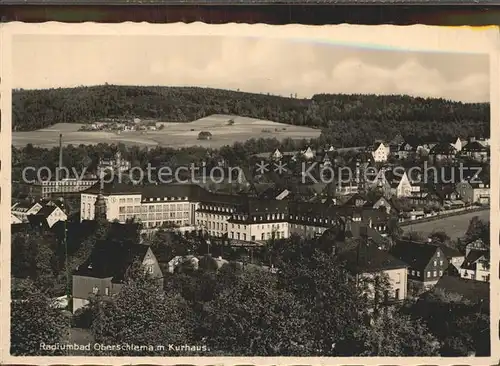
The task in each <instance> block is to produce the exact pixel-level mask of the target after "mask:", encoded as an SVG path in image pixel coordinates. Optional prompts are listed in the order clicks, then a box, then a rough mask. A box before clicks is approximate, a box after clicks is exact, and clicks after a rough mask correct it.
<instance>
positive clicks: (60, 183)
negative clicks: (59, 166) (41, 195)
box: [38, 180, 96, 188]
mask: <svg viewBox="0 0 500 366" xmlns="http://www.w3.org/2000/svg"><path fill="white" fill-rule="evenodd" d="M38 183H40V184H41V185H42V186H57V187H60V188H63V187H68V186H82V187H91V186H93V185H94V184H96V181H93V180H91V181H85V180H67V181H66V180H63V181H57V180H44V181H41V182H38Z"/></svg>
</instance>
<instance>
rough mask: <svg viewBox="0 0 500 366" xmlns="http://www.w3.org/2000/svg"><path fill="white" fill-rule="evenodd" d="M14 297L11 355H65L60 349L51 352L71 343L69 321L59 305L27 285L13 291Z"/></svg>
mask: <svg viewBox="0 0 500 366" xmlns="http://www.w3.org/2000/svg"><path fill="white" fill-rule="evenodd" d="M12 297H13V299H12V303H11V330H10V336H11V340H10V345H11V347H10V352H11V354H13V355H16V356H41V355H54V356H55V355H64V354H65V353H66V352H65V351H63V350H61V349H57V348H54V349H50V347H56V346H57V345H58V344H62V343H64V341H68V340H69V331H70V318H69V317H68V316H67V315H65V313H64V311H63V310H61V309H60V308H59V307H58V306H57V303H56V301H55V300H53V299H51V298H50V297H48V296H47V294H45V293H42V292H40V291H39V290H38V289H37V288H36V287H35V286H34V285H33V284H32V283H31V284H30V283H26V282H25V283H23V285H22V287H21V288H19V287H18V288H16V287H14V288H13V293H12ZM46 346H47V347H46Z"/></svg>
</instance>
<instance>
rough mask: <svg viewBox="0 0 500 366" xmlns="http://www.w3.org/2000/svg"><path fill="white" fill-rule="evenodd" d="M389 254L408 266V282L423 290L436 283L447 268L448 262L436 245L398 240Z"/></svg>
mask: <svg viewBox="0 0 500 366" xmlns="http://www.w3.org/2000/svg"><path fill="white" fill-rule="evenodd" d="M390 253H391V254H392V255H393V256H395V257H396V258H399V259H400V260H402V261H403V262H405V263H406V264H408V280H409V281H410V280H411V281H415V282H418V283H420V284H422V285H423V286H424V287H425V288H429V287H432V286H433V285H435V284H436V283H437V281H438V280H439V278H441V276H442V275H443V273H444V271H445V270H446V269H447V267H448V264H449V263H448V260H447V259H446V256H445V254H444V253H443V251H442V249H441V248H440V247H439V246H438V245H434V244H432V243H421V242H415V241H410V240H398V241H397V242H396V244H395V245H394V246H393V247H392V248H391V250H390Z"/></svg>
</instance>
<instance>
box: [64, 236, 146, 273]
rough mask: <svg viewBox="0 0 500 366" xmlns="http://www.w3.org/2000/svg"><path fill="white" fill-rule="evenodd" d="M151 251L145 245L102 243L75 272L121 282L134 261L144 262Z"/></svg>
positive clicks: (97, 245) (98, 244)
mask: <svg viewBox="0 0 500 366" xmlns="http://www.w3.org/2000/svg"><path fill="white" fill-rule="evenodd" d="M148 249H149V246H148V245H143V244H125V243H123V244H118V243H108V242H105V241H100V242H98V243H96V244H95V246H94V249H93V250H92V253H91V254H90V256H89V258H88V259H87V260H86V261H85V262H84V263H83V264H82V265H81V266H80V267H79V268H78V269H77V270H76V271H75V272H74V275H78V276H86V277H95V278H110V277H111V278H112V280H113V282H120V281H122V280H123V279H124V278H125V274H126V272H127V270H128V269H129V268H130V266H131V265H132V263H133V262H134V260H136V259H138V260H142V259H143V258H144V256H145V255H146V253H147V251H148Z"/></svg>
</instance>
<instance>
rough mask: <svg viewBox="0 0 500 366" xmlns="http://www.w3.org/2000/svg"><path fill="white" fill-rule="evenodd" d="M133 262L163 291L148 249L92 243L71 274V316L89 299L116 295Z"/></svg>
mask: <svg viewBox="0 0 500 366" xmlns="http://www.w3.org/2000/svg"><path fill="white" fill-rule="evenodd" d="M136 261H137V263H140V264H142V266H144V269H145V271H146V272H147V273H148V274H149V275H151V276H152V277H153V278H157V279H158V280H159V286H161V287H162V288H163V284H162V282H163V275H162V272H161V269H160V266H159V265H158V261H157V260H156V257H155V255H154V253H153V252H152V251H151V248H150V247H149V246H148V245H142V244H122V245H119V244H117V243H113V245H110V243H107V242H104V241H103V242H98V243H96V245H95V247H94V249H93V250H92V253H91V255H90V256H89V258H88V259H87V260H86V261H85V262H84V263H83V264H82V265H81V266H79V267H78V268H77V269H76V271H75V272H74V273H73V286H72V291H73V312H75V311H76V310H78V309H80V308H82V307H84V306H85V305H86V304H88V303H89V298H90V297H91V296H95V295H101V296H113V295H115V294H117V293H119V292H120V290H121V288H122V287H123V284H124V283H125V281H126V277H127V273H128V272H129V270H130V268H131V266H132V264H133V263H134V262H136Z"/></svg>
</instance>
